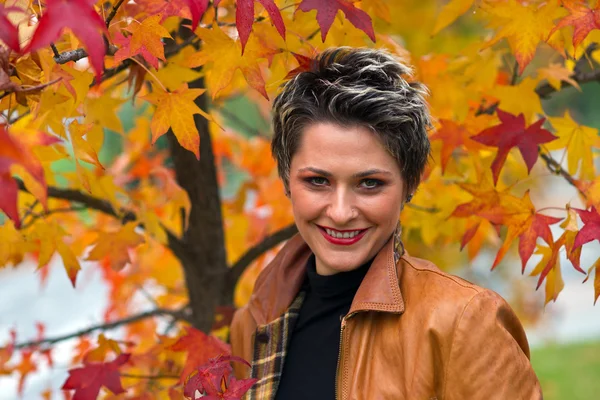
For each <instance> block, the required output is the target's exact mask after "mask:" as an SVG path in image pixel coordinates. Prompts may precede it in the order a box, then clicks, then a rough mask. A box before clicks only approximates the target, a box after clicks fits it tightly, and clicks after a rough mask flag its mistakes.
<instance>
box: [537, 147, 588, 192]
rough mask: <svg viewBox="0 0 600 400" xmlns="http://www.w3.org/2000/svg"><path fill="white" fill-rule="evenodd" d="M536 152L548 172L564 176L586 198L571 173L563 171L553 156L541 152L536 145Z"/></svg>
mask: <svg viewBox="0 0 600 400" xmlns="http://www.w3.org/2000/svg"><path fill="white" fill-rule="evenodd" d="M538 153H539V154H540V158H541V159H542V160H544V162H545V163H546V166H547V167H548V170H550V172H552V173H553V174H555V175H560V176H562V177H563V178H565V180H566V181H567V182H569V184H571V185H572V186H573V187H574V188H575V189H577V191H578V192H579V194H581V195H582V196H583V198H585V199H587V196H586V194H585V192H583V191H582V190H581V189H580V188H579V186H578V185H577V179H575V178H573V176H571V174H569V173H568V172H567V171H565V170H564V169H563V168H562V167H561V166H560V164H559V163H558V162H557V161H556V160H555V159H554V158H552V156H550V154H548V153H543V152H542V148H541V147H538Z"/></svg>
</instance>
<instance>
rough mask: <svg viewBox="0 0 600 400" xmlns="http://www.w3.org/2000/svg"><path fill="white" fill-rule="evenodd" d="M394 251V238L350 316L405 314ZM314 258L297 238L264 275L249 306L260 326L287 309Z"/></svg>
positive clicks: (375, 262) (382, 252)
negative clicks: (375, 312)
mask: <svg viewBox="0 0 600 400" xmlns="http://www.w3.org/2000/svg"><path fill="white" fill-rule="evenodd" d="M394 247H395V243H394V238H390V240H388V242H387V243H386V244H385V245H384V246H383V248H382V249H381V250H380V251H379V253H377V255H376V256H375V259H374V260H373V263H372V264H371V267H369V271H368V272H367V274H366V276H365V277H364V279H363V281H362V283H361V285H360V287H359V288H358V291H357V292H356V295H355V296H354V300H353V301H352V305H351V306H350V311H349V314H352V313H355V312H358V311H383V312H391V313H399V314H400V313H402V312H404V300H403V298H402V293H401V292H400V278H401V274H402V270H401V268H400V266H401V265H402V263H398V266H397V265H396V263H395V262H394ZM311 254H312V251H311V250H310V248H309V247H308V245H307V244H306V242H304V240H303V239H302V236H300V234H296V235H295V236H294V237H292V238H291V239H290V240H289V241H288V242H287V243H286V244H285V245H284V247H283V248H282V249H281V250H280V251H279V253H278V254H277V256H276V257H275V258H274V259H273V261H271V262H270V263H269V265H267V267H266V268H265V269H264V270H263V271H262V272H261V274H260V276H259V277H258V279H257V280H256V283H255V285H254V292H253V293H252V296H251V297H250V301H249V303H248V308H249V310H250V312H251V313H252V316H253V317H254V319H255V321H256V323H257V324H258V325H264V324H266V323H269V322H271V321H273V320H274V319H276V318H278V317H279V316H280V315H281V314H283V313H284V312H285V311H286V310H287V309H288V307H289V306H290V304H291V303H292V301H293V300H294V298H295V297H296V295H297V294H298V291H299V290H300V286H301V285H302V282H303V280H304V276H305V273H306V262H307V261H308V258H309V257H310V255H311Z"/></svg>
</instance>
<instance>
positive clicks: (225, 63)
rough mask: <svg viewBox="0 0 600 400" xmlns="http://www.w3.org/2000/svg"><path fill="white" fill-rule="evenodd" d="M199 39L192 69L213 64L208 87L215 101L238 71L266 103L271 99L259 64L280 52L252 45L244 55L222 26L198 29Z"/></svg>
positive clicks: (256, 44)
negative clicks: (200, 45) (200, 48)
mask: <svg viewBox="0 0 600 400" xmlns="http://www.w3.org/2000/svg"><path fill="white" fill-rule="evenodd" d="M196 35H198V36H199V37H200V39H202V50H201V51H200V52H198V53H195V54H194V55H192V56H191V57H190V58H189V59H188V63H189V66H190V67H199V66H202V65H205V64H207V63H213V68H211V69H210V70H209V71H208V72H207V76H206V83H207V87H209V88H214V89H213V90H212V97H213V99H214V98H216V97H217V96H218V94H219V92H220V91H221V90H223V89H224V88H226V87H227V86H228V85H229V84H230V83H231V80H232V79H233V74H234V73H235V71H236V70H238V69H239V70H240V71H241V72H242V74H243V75H244V78H245V79H246V81H247V82H248V84H249V85H250V86H251V87H253V88H254V89H256V90H257V91H258V92H259V93H260V94H262V95H263V97H264V98H265V99H267V100H268V99H269V96H268V95H267V91H266V89H265V80H264V78H263V76H262V73H261V71H260V66H259V65H258V60H259V59H260V58H266V57H269V56H272V55H273V54H276V53H278V52H279V50H276V49H270V48H267V47H265V46H262V45H260V44H258V43H257V42H256V41H250V42H249V43H248V45H247V47H246V51H245V52H244V54H241V53H240V43H239V42H238V41H235V40H233V39H232V38H230V37H229V36H228V35H227V34H225V32H223V31H222V30H221V28H220V27H219V26H215V27H213V29H204V28H198V29H197V30H196Z"/></svg>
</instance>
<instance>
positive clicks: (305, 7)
mask: <svg viewBox="0 0 600 400" xmlns="http://www.w3.org/2000/svg"><path fill="white" fill-rule="evenodd" d="M298 9H299V10H302V11H304V12H309V11H311V10H317V22H318V24H319V26H320V27H321V40H323V42H324V41H325V38H326V37H327V33H328V32H329V28H331V24H332V23H333V20H334V18H335V16H336V15H337V12H338V10H341V11H343V12H344V15H346V18H347V19H348V21H350V22H351V23H352V25H354V26H355V27H357V28H358V29H360V30H362V31H363V32H364V33H366V34H367V35H368V36H369V37H370V38H371V40H372V41H373V42H375V31H374V30H373V21H371V17H370V16H369V14H367V13H366V12H364V11H363V10H361V9H359V8H356V7H354V4H352V3H350V2H348V1H346V0H326V1H325V0H302V2H301V3H300V4H299V5H298Z"/></svg>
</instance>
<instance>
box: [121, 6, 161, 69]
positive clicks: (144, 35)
mask: <svg viewBox="0 0 600 400" xmlns="http://www.w3.org/2000/svg"><path fill="white" fill-rule="evenodd" d="M161 18H162V16H161V15H152V16H150V17H148V18H146V19H144V20H143V21H142V22H141V23H132V24H131V25H129V26H128V27H127V28H126V30H127V31H128V32H130V33H131V36H128V37H125V36H123V34H121V32H117V33H116V34H115V43H117V44H119V45H121V48H120V49H119V50H118V51H117V52H116V53H115V62H117V63H120V62H121V61H123V60H124V59H126V58H131V57H134V56H136V55H137V54H140V55H141V56H142V57H143V58H144V60H146V61H147V62H148V64H150V65H152V66H153V67H154V68H155V69H158V60H159V59H160V60H163V61H165V48H164V45H163V43H162V40H161V39H162V38H165V37H166V38H170V37H171V35H170V34H169V31H168V30H166V29H165V28H164V27H163V26H161V25H160V20H161Z"/></svg>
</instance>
